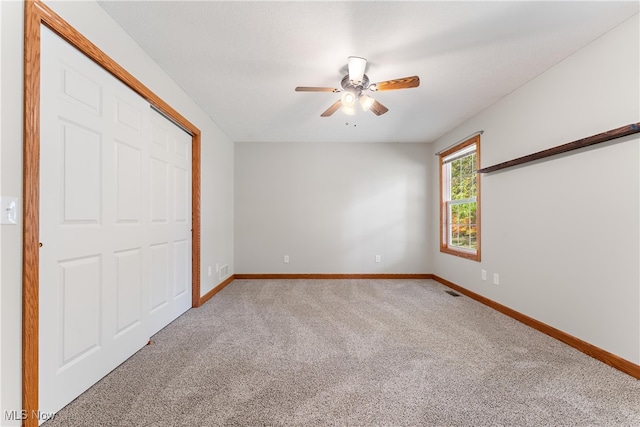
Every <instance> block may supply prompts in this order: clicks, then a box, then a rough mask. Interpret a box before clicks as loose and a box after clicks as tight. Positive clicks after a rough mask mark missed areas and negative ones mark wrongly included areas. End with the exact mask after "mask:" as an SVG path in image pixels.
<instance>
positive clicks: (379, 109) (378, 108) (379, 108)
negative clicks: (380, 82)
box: [369, 100, 389, 116]
mask: <svg viewBox="0 0 640 427" xmlns="http://www.w3.org/2000/svg"><path fill="white" fill-rule="evenodd" d="M369 109H370V110H371V111H373V113H374V114H375V115H376V116H381V115H383V114H384V113H386V112H387V111H389V109H388V108H387V107H385V106H384V105H382V104H380V103H379V102H378V101H375V100H374V101H373V104H371V107H369Z"/></svg>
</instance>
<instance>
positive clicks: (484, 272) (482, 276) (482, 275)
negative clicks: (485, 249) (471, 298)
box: [480, 270, 487, 280]
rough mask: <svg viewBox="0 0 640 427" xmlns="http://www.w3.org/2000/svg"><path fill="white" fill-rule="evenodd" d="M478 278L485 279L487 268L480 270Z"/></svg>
mask: <svg viewBox="0 0 640 427" xmlns="http://www.w3.org/2000/svg"><path fill="white" fill-rule="evenodd" d="M480 278H481V279H482V280H487V270H482V271H481V272H480Z"/></svg>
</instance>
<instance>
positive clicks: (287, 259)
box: [282, 255, 289, 264]
mask: <svg viewBox="0 0 640 427" xmlns="http://www.w3.org/2000/svg"><path fill="white" fill-rule="evenodd" d="M282 261H283V262H284V263H285V264H287V263H289V255H285V256H284V258H283V259H282Z"/></svg>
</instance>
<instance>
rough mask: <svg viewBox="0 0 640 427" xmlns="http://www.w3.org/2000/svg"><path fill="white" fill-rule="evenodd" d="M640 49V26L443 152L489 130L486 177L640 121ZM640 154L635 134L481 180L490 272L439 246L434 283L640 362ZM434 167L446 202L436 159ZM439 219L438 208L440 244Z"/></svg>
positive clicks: (590, 52)
mask: <svg viewBox="0 0 640 427" xmlns="http://www.w3.org/2000/svg"><path fill="white" fill-rule="evenodd" d="M639 39H640V37H639V24H638V15H636V16H634V17H632V18H631V19H629V20H628V21H626V22H624V23H623V24H621V25H620V26H618V27H617V28H615V29H613V30H612V31H610V32H609V33H607V34H605V35H604V36H602V37H600V38H599V39H597V40H595V41H594V42H593V43H591V44H589V45H588V46H586V47H585V48H583V49H581V50H580V51H578V52H577V53H575V54H574V55H572V56H570V57H569V58H567V59H566V60H564V61H562V62H561V63H559V64H558V65H556V66H555V67H554V68H552V69H550V70H549V71H547V72H545V73H543V74H542V75H540V76H538V77H537V78H536V79H534V80H533V81H531V82H529V83H528V84H526V85H524V86H523V87H521V88H519V89H518V90H516V91H515V92H513V93H511V94H510V95H508V96H506V97H505V98H503V99H502V100H500V101H499V102H497V103H496V104H494V105H492V106H491V107H489V108H488V109H486V110H485V111H483V112H482V113H480V114H478V115H477V116H475V117H473V118H472V119H470V120H468V121H467V122H465V123H464V124H462V125H461V126H459V127H457V128H456V129H454V130H453V131H451V132H450V133H449V134H447V135H445V136H444V137H442V138H440V139H439V140H438V141H437V142H436V143H435V144H433V146H432V151H433V153H435V152H437V151H438V150H440V149H442V148H444V147H446V146H448V145H450V144H452V143H453V142H455V141H456V140H458V139H460V138H463V137H464V136H466V135H468V134H470V133H472V132H474V131H477V130H481V129H482V130H484V131H485V133H484V135H482V142H481V145H482V153H481V156H482V158H481V164H482V166H483V167H486V166H491V165H493V164H496V163H500V162H503V161H507V160H511V159H513V158H517V157H520V156H524V155H527V154H531V153H533V152H536V151H540V150H542V149H546V148H550V147H553V146H556V145H560V144H563V143H567V142H570V141H573V140H577V139H580V138H583V137H587V136H590V135H594V134H597V133H600V132H604V131H607V130H610V129H614V128H617V127H620V126H624V125H628V124H630V123H636V122H638V121H640V84H639V80H640V58H639V55H640V46H639V43H640V42H639ZM638 144H639V139H638V135H637V134H636V135H635V136H633V137H626V138H624V139H620V140H617V141H614V142H612V143H608V144H604V145H601V146H597V147H595V148H592V149H583V150H580V151H577V152H572V153H570V154H566V155H563V156H559V157H554V158H549V159H547V160H545V161H540V162H536V163H530V164H527V165H524V166H521V167H517V168H513V169H507V170H503V171H499V172H495V173H491V174H485V175H483V176H482V261H481V262H480V263H478V262H474V261H468V260H465V259H461V258H458V257H454V256H451V255H447V254H442V253H440V252H439V249H438V247H437V244H438V242H437V239H434V241H433V242H432V245H433V248H434V258H433V264H434V273H435V274H437V275H438V276H441V277H443V278H446V279H448V280H451V281H452V282H454V283H457V284H459V285H461V286H463V287H465V288H468V289H470V290H472V291H474V292H477V293H479V294H481V295H484V296H486V297H488V298H490V299H492V300H494V301H497V302H499V303H501V304H504V305H506V306H508V307H511V308H513V309H515V310H517V311H519V312H521V313H524V314H526V315H528V316H531V317H533V318H535V319H538V320H540V321H542V322H544V323H546V324H549V325H551V326H553V327H555V328H557V329H560V330H562V331H564V332H566V333H569V334H571V335H573V336H576V337H578V338H580V339H582V340H584V341H587V342H589V343H591V344H594V345H596V346H598V347H600V348H603V349H605V350H607V351H609V352H611V353H614V354H616V355H618V356H620V357H622V358H625V359H627V360H629V361H631V362H634V363H636V364H638V363H640V272H639V265H638V264H639V262H638V260H639V259H640V249H639V246H640V244H639V241H640V238H639V236H640V228H639V217H640V212H639V207H638V205H639V201H640V182H639V181H640V176H639V169H640V167H639V166H640V150H639V147H638ZM430 167H431V175H430V176H431V185H432V188H431V199H432V200H434V201H436V200H438V184H437V174H438V172H437V171H438V162H437V157H436V156H432V158H431V160H430ZM437 213H438V206H437V204H436V203H434V204H433V205H432V209H431V218H430V223H431V228H432V235H436V236H437V230H438V219H437ZM481 269H485V270H487V271H488V276H489V277H488V278H489V280H488V281H486V282H485V281H482V280H480V271H481ZM494 272H497V273H499V274H500V285H498V286H495V285H493V284H491V279H492V276H493V273H494Z"/></svg>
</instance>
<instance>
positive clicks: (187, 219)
mask: <svg viewBox="0 0 640 427" xmlns="http://www.w3.org/2000/svg"><path fill="white" fill-rule="evenodd" d="M150 150H151V161H150V164H151V166H150V170H149V174H150V180H149V181H150V182H151V191H150V197H151V201H150V218H151V220H150V227H149V229H150V231H151V237H150V238H151V274H152V279H151V283H152V285H151V288H150V295H149V308H150V310H149V318H150V319H149V324H150V329H149V330H150V332H151V334H155V333H156V332H158V331H159V330H160V329H162V328H163V327H165V326H166V325H167V324H169V323H170V322H171V321H172V320H174V319H175V318H176V317H178V316H180V315H181V314H182V313H184V312H185V311H187V310H188V309H189V308H190V307H191V135H189V134H187V133H186V132H185V131H183V130H182V129H181V128H179V127H178V126H176V125H175V124H174V123H173V122H171V121H169V120H168V119H166V118H165V117H164V116H162V115H160V114H159V113H157V112H156V111H152V112H151V147H150Z"/></svg>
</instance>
